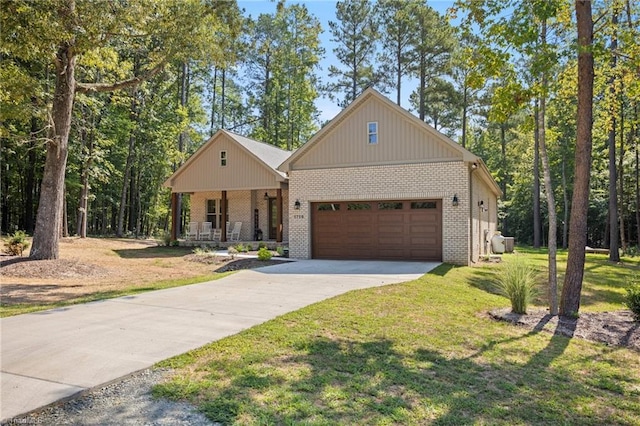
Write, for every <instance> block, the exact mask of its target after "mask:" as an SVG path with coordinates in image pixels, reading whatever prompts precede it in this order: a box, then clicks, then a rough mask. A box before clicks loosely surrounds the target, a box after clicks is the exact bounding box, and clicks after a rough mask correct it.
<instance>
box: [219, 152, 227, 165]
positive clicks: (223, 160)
mask: <svg viewBox="0 0 640 426" xmlns="http://www.w3.org/2000/svg"><path fill="white" fill-rule="evenodd" d="M220 165H221V166H222V167H224V166H226V165H227V151H220Z"/></svg>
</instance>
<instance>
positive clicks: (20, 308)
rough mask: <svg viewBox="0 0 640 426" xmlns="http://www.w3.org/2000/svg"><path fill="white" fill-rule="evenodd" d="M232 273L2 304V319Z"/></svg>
mask: <svg viewBox="0 0 640 426" xmlns="http://www.w3.org/2000/svg"><path fill="white" fill-rule="evenodd" d="M231 273H233V272H227V273H221V274H209V275H200V276H197V277H190V278H179V279H173V280H162V281H158V282H156V283H151V284H146V285H145V286H143V287H140V286H137V287H136V286H131V287H128V288H124V289H122V290H113V291H101V292H97V293H91V294H88V295H85V296H80V297H76V298H73V299H69V300H64V301H61V302H53V303H43V304H10V305H5V304H3V303H1V302H0V318H2V317H9V316H13V315H21V314H28V313H30V312H38V311H44V310H47V309H56V308H64V307H66V306H71V305H77V304H79V303H87V302H95V301H98V300H104V299H113V298H115V297H122V296H130V295H132V294H138V293H144V292H147V291H153V290H162V289H165V288H171V287H180V286H183V285H190V284H196V283H201V282H205V281H213V280H217V279H220V278H222V277H226V276H227V275H229V274H231Z"/></svg>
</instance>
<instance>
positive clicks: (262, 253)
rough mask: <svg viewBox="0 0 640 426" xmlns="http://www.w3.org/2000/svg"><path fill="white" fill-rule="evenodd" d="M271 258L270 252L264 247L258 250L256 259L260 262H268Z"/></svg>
mask: <svg viewBox="0 0 640 426" xmlns="http://www.w3.org/2000/svg"><path fill="white" fill-rule="evenodd" d="M271 256H273V255H272V254H271V251H269V250H267V248H266V247H262V248H261V249H260V250H258V259H260V260H264V261H266V260H270V259H271Z"/></svg>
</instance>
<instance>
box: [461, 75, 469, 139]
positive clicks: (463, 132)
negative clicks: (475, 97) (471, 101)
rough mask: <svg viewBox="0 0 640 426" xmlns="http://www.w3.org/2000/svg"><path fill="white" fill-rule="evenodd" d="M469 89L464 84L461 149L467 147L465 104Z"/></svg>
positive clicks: (466, 107)
mask: <svg viewBox="0 0 640 426" xmlns="http://www.w3.org/2000/svg"><path fill="white" fill-rule="evenodd" d="M468 92H469V89H468V88H467V86H466V84H465V86H464V89H463V92H462V93H463V94H462V147H463V148H466V147H467V109H468V106H467V102H468V98H469V93H468Z"/></svg>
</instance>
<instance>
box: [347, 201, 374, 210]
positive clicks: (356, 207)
mask: <svg viewBox="0 0 640 426" xmlns="http://www.w3.org/2000/svg"><path fill="white" fill-rule="evenodd" d="M347 210H371V204H370V203H349V204H347Z"/></svg>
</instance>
